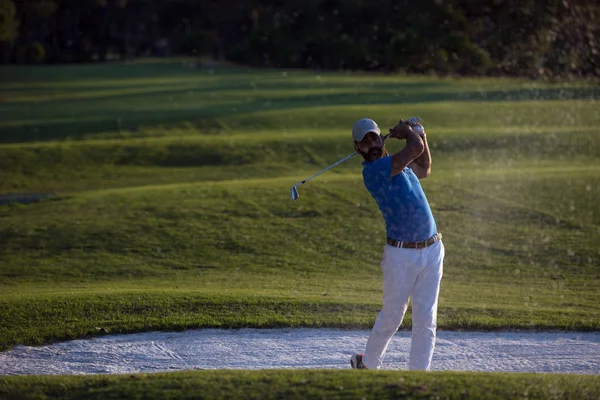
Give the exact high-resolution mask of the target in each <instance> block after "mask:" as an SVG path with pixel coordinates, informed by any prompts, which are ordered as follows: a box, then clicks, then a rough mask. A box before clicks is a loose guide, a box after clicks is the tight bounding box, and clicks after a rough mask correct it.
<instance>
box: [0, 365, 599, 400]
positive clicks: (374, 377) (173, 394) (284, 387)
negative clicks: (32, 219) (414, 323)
mask: <svg viewBox="0 0 600 400" xmlns="http://www.w3.org/2000/svg"><path fill="white" fill-rule="evenodd" d="M599 393H600V379H598V377H596V376H581V375H561V374H507V373H464V372H443V373H440V372H430V373H422V372H421V373H415V372H411V373H407V372H394V371H368V372H365V371H314V370H313V371H307V370H304V371H282V370H279V371H193V372H179V373H167V374H165V373H160V374H135V375H117V376H115V375H113V376H106V375H104V376H85V377H84V376H70V377H58V376H38V377H0V396H1V397H3V398H6V399H13V398H19V399H56V398H64V399H78V398H85V399H107V398H115V399H116V398H145V399H161V400H162V399H188V398H189V399H192V398H194V399H196V398H203V399H232V398H235V399H238V398H244V399H307V398H311V399H314V398H317V399H325V398H327V399H348V398H352V399H360V398H363V399H398V398H410V399H434V398H443V399H483V398H485V399H577V400H586V399H596V398H597V396H598V394H599Z"/></svg>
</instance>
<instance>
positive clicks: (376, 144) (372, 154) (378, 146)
mask: <svg viewBox="0 0 600 400" xmlns="http://www.w3.org/2000/svg"><path fill="white" fill-rule="evenodd" d="M354 150H356V152H357V153H359V154H360V155H361V156H363V158H364V159H365V161H369V162H371V161H375V160H378V159H380V158H381V157H382V156H384V155H387V151H385V148H384V147H383V139H382V138H381V136H380V135H379V134H377V133H375V132H369V133H367V134H366V135H365V136H364V137H363V138H362V140H361V141H360V142H354Z"/></svg>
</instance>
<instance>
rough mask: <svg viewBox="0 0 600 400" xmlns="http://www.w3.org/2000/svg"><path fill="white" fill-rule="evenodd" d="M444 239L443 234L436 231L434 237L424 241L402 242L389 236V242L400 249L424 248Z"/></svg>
mask: <svg viewBox="0 0 600 400" xmlns="http://www.w3.org/2000/svg"><path fill="white" fill-rule="evenodd" d="M440 240H442V234H441V233H436V234H435V235H433V236H432V237H430V238H429V239H427V240H424V241H422V242H400V241H398V240H394V239H390V238H387V244H389V245H390V246H394V247H397V248H399V249H423V248H425V247H427V246H431V245H432V244H434V243H435V242H438V241H440Z"/></svg>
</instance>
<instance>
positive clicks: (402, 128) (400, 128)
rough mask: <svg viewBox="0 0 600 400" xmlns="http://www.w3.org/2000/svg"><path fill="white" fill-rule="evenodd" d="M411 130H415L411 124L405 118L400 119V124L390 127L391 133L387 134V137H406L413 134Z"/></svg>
mask: <svg viewBox="0 0 600 400" xmlns="http://www.w3.org/2000/svg"><path fill="white" fill-rule="evenodd" d="M411 132H414V131H413V130H412V128H411V127H410V125H408V124H407V123H406V122H404V121H403V120H400V122H398V125H396V126H395V127H393V128H391V129H390V133H389V135H387V137H392V138H395V139H406V138H407V137H408V136H409V135H410V134H411Z"/></svg>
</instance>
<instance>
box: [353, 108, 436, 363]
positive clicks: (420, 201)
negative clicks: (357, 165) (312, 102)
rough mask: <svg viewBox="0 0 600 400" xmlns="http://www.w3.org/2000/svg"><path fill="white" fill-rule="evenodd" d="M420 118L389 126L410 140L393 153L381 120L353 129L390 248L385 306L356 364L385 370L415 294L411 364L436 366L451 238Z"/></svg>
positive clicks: (396, 135) (385, 268) (360, 123)
mask: <svg viewBox="0 0 600 400" xmlns="http://www.w3.org/2000/svg"><path fill="white" fill-rule="evenodd" d="M417 121H418V119H410V120H408V121H402V120H400V123H398V125H396V126H395V127H394V128H392V129H390V130H389V135H388V136H387V137H389V138H396V139H405V140H406V146H405V147H404V148H403V149H402V150H400V151H399V152H397V153H395V154H392V155H391V156H390V155H388V152H387V150H386V148H385V145H384V142H383V138H382V136H381V132H380V130H379V127H378V126H377V124H376V123H375V121H373V120H371V119H368V118H364V119H361V120H359V121H357V122H356V123H355V124H354V127H353V128H352V137H353V139H354V149H355V150H356V152H357V153H359V154H361V155H362V156H363V158H364V159H365V161H364V162H363V163H362V165H363V167H364V169H363V179H364V183H365V187H366V188H367V190H368V191H369V192H370V193H371V195H372V196H373V198H374V199H375V201H376V202H377V205H378V206H379V209H380V210H381V213H382V214H383V218H384V220H385V225H386V233H387V244H386V245H385V248H384V250H383V260H382V262H381V269H382V271H383V307H382V310H381V311H380V312H379V315H378V316H377V320H376V321H375V325H374V326H373V329H372V331H371V334H370V335H369V340H368V341H367V346H366V349H365V352H364V354H356V355H354V356H352V358H351V360H350V365H351V366H352V368H359V369H378V368H379V367H380V366H381V364H382V362H383V357H384V355H385V352H386V350H387V347H388V344H389V343H390V340H391V339H392V337H393V336H394V334H395V333H396V331H397V330H398V327H399V326H400V324H401V323H402V319H403V318H404V314H405V313H406V309H407V307H408V301H409V298H411V297H412V341H411V348H410V358H409V362H408V368H409V369H411V370H429V368H430V365H431V357H432V355H433V349H434V346H435V335H436V319H437V303H438V294H439V289H440V281H441V279H442V269H443V260H444V245H443V244H442V241H441V238H442V235H441V234H440V233H438V231H437V227H436V224H435V220H434V218H433V215H432V213H431V209H430V207H429V203H428V202H427V198H426V197H425V194H424V193H423V189H422V188H421V184H420V183H419V179H423V178H426V177H427V176H429V174H430V172H431V156H430V153H429V147H428V145H427V139H426V135H425V131H424V130H423V127H422V126H421V125H419V124H418V122H417Z"/></svg>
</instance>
